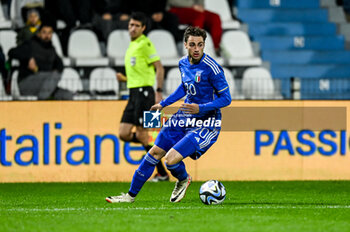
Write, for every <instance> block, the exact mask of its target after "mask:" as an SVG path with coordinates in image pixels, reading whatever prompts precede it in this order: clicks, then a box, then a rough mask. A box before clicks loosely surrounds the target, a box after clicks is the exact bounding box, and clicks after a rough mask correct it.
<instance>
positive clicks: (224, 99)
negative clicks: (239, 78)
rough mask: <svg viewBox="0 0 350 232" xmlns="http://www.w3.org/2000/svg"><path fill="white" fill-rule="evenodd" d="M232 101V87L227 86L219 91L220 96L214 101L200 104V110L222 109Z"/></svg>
mask: <svg viewBox="0 0 350 232" xmlns="http://www.w3.org/2000/svg"><path fill="white" fill-rule="evenodd" d="M231 101H232V99H231V94H230V89H229V88H228V86H227V88H225V89H223V90H222V91H221V92H219V93H218V98H216V99H215V100H214V101H212V102H208V103H206V104H199V112H201V113H202V112H208V111H212V110H217V109H220V108H222V107H225V106H228V105H230V104H231Z"/></svg>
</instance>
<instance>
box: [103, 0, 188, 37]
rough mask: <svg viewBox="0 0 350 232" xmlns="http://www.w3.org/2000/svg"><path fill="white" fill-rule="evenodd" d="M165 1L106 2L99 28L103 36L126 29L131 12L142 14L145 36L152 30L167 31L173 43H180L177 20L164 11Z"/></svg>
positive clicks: (129, 0) (174, 16)
mask: <svg viewBox="0 0 350 232" xmlns="http://www.w3.org/2000/svg"><path fill="white" fill-rule="evenodd" d="M166 5H167V1H166V0H128V1H122V0H108V3H107V7H106V12H109V15H107V14H105V15H104V17H103V19H104V22H102V23H101V26H100V27H102V28H103V30H104V33H103V34H104V36H105V38H106V39H107V37H108V34H109V33H110V32H112V31H113V30H116V29H128V22H129V19H130V15H131V13H132V12H143V13H145V14H146V15H147V17H148V20H147V27H146V31H145V34H147V33H148V32H149V31H151V30H154V29H163V30H167V31H169V32H170V33H171V34H172V35H173V37H174V38H175V41H177V42H180V41H182V35H181V33H180V31H179V29H178V26H179V20H178V18H177V16H176V15H175V14H172V13H170V12H168V11H166Z"/></svg>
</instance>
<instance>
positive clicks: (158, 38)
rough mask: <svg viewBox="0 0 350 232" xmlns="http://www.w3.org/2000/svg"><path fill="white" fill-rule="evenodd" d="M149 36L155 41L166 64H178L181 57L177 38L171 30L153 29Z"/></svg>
mask: <svg viewBox="0 0 350 232" xmlns="http://www.w3.org/2000/svg"><path fill="white" fill-rule="evenodd" d="M147 36H148V38H149V39H150V40H151V41H152V42H153V44H154V46H155V48H156V50H157V53H158V55H159V56H160V59H161V62H162V64H163V65H164V66H176V65H178V63H179V59H180V57H179V55H178V53H177V48H176V43H175V39H174V37H173V35H172V34H171V33H170V32H168V31H166V30H153V31H150V32H149V33H148V35H147Z"/></svg>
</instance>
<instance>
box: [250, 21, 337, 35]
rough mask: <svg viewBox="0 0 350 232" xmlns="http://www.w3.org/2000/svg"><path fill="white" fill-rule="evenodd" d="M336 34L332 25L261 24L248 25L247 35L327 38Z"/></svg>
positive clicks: (334, 26) (298, 23) (335, 29)
mask: <svg viewBox="0 0 350 232" xmlns="http://www.w3.org/2000/svg"><path fill="white" fill-rule="evenodd" d="M336 34H337V26H336V24H334V23H328V22H327V23H300V22H287V23H280V22H263V23H260V22H259V23H250V24H249V35H250V36H252V37H253V38H255V37H256V36H264V35H265V36H266V35H270V36H274V35H275V36H277V35H283V36H320V35H323V36H329V35H336Z"/></svg>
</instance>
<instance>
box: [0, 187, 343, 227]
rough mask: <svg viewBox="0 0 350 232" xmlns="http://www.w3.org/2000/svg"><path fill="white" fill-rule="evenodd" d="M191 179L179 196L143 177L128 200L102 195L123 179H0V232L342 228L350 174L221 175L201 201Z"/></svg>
mask: <svg viewBox="0 0 350 232" xmlns="http://www.w3.org/2000/svg"><path fill="white" fill-rule="evenodd" d="M201 184H202V183H200V182H194V183H192V184H191V186H190V187H189V189H188V192H187V195H186V197H185V198H184V199H183V200H182V201H181V202H180V203H176V204H174V203H170V202H169V198H170V194H171V191H172V189H173V186H174V183H171V182H170V183H169V182H167V183H146V185H145V186H144V188H143V189H142V191H141V192H140V194H139V196H138V197H137V199H136V201H135V203H133V204H125V203H124V204H109V203H107V202H105V200H104V199H105V197H106V196H109V195H115V194H118V193H120V192H122V191H124V192H125V191H127V190H128V188H129V183H33V184H32V183H29V184H23V183H18V184H0V231H1V232H6V231H14V232H18V231H26V232H30V231H35V232H38V231H45V232H54V231H57V232H63V231H64V232H67V231H143V232H145V231H177V232H178V231H201V232H203V231H245V232H247V231H248V232H249V231H259V232H260V231H350V198H349V196H350V181H281V182H280V181H273V182H262V181H260V182H259V181H258V182H239V181H238V182H223V184H224V185H225V187H226V190H227V196H226V200H225V201H224V203H223V204H221V205H211V206H207V205H204V204H202V203H201V201H200V200H199V197H198V191H199V187H200V185H201Z"/></svg>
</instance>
